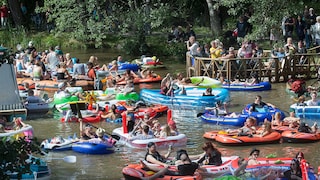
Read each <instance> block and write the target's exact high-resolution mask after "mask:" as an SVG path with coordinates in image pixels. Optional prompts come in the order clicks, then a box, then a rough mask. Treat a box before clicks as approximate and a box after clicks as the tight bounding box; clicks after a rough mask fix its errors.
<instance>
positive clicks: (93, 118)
mask: <svg viewBox="0 0 320 180" xmlns="http://www.w3.org/2000/svg"><path fill="white" fill-rule="evenodd" d="M80 112H81V114H82V122H85V123H96V122H100V121H101V120H102V118H101V114H102V112H101V111H100V112H98V113H95V112H92V111H91V112H90V110H81V111H80ZM60 121H61V122H79V118H78V116H76V115H73V113H72V111H71V110H68V111H67V113H66V115H65V116H63V117H62V118H61V119H60Z"/></svg>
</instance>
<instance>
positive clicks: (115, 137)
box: [87, 123, 121, 141]
mask: <svg viewBox="0 0 320 180" xmlns="http://www.w3.org/2000/svg"><path fill="white" fill-rule="evenodd" d="M87 124H89V125H90V126H92V127H94V128H96V129H99V128H98V127H97V126H94V125H92V124H90V123H87ZM105 133H106V134H108V135H109V136H111V137H112V138H113V139H115V140H117V141H119V140H120V138H121V137H120V136H118V135H115V134H111V133H108V132H105Z"/></svg>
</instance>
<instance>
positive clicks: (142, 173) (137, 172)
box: [122, 164, 202, 180]
mask: <svg viewBox="0 0 320 180" xmlns="http://www.w3.org/2000/svg"><path fill="white" fill-rule="evenodd" d="M170 170H174V169H170ZM154 173H155V172H153V171H146V170H144V169H143V168H142V167H141V165H140V164H129V165H128V166H126V167H124V168H123V169H122V174H123V176H124V178H125V179H141V178H142V177H148V176H152V175H153V174H154ZM160 179H161V180H200V179H202V177H201V175H200V174H199V173H198V172H195V173H194V175H193V176H170V175H164V176H163V177H160V178H157V179H156V180H160Z"/></svg>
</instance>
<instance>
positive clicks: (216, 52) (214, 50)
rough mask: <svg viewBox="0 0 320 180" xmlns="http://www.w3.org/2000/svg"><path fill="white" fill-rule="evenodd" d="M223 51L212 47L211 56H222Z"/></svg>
mask: <svg viewBox="0 0 320 180" xmlns="http://www.w3.org/2000/svg"><path fill="white" fill-rule="evenodd" d="M221 52H222V50H221V49H220V48H214V47H211V48H210V56H211V58H219V57H221Z"/></svg>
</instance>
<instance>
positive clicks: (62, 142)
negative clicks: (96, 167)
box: [40, 137, 74, 151]
mask: <svg viewBox="0 0 320 180" xmlns="http://www.w3.org/2000/svg"><path fill="white" fill-rule="evenodd" d="M73 142H74V141H73V139H72V138H62V137H54V138H50V139H46V140H43V141H42V142H41V144H40V147H41V148H43V149H45V150H52V151H65V150H71V149H72V143H73Z"/></svg>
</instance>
